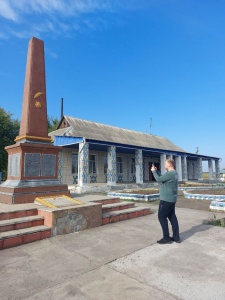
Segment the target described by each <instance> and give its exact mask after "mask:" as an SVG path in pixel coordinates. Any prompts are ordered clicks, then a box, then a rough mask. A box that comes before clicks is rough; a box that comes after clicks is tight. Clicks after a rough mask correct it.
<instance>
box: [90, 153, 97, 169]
mask: <svg viewBox="0 0 225 300" xmlns="http://www.w3.org/2000/svg"><path fill="white" fill-rule="evenodd" d="M95 173H97V171H96V155H89V174H95Z"/></svg>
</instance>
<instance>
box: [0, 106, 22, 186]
mask: <svg viewBox="0 0 225 300" xmlns="http://www.w3.org/2000/svg"><path fill="white" fill-rule="evenodd" d="M19 128H20V123H19V121H18V120H14V119H12V114H10V113H7V112H6V111H5V110H4V109H3V108H0V172H2V173H3V174H2V175H3V176H2V177H3V180H5V179H6V177H7V164H8V153H7V152H6V151H5V147H6V146H10V145H13V144H15V141H14V140H15V138H16V136H18V135H19Z"/></svg>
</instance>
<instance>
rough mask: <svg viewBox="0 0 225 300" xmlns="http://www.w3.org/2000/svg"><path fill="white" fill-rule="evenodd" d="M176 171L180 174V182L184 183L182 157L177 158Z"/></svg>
mask: <svg viewBox="0 0 225 300" xmlns="http://www.w3.org/2000/svg"><path fill="white" fill-rule="evenodd" d="M175 164H176V171H177V174H178V181H182V168H181V157H180V156H176V157H175Z"/></svg>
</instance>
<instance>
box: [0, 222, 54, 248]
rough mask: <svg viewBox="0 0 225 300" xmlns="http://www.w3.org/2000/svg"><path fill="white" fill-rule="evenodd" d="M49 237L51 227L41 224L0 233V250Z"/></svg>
mask: <svg viewBox="0 0 225 300" xmlns="http://www.w3.org/2000/svg"><path fill="white" fill-rule="evenodd" d="M49 237H51V228H50V227H47V226H44V225H41V226H35V227H30V228H23V229H17V230H12V231H6V232H2V233H0V250H2V249H6V248H11V247H16V246H19V245H23V244H27V243H31V242H34V241H38V240H42V239H46V238H49Z"/></svg>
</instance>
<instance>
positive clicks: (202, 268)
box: [0, 203, 225, 300]
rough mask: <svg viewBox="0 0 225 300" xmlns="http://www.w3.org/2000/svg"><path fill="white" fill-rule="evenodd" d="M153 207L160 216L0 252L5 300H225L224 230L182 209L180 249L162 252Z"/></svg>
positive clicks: (0, 296) (1, 295)
mask: <svg viewBox="0 0 225 300" xmlns="http://www.w3.org/2000/svg"><path fill="white" fill-rule="evenodd" d="M145 205H146V203H145ZM149 206H150V207H151V208H153V209H152V210H153V211H155V213H153V214H150V215H147V216H144V217H140V218H137V219H131V220H127V221H123V222H118V223H114V224H109V225H105V226H101V227H97V228H92V229H88V230H84V231H81V232H78V233H72V234H68V235H62V236H56V237H54V238H49V239H46V240H41V241H37V242H34V243H30V244H26V245H22V246H19V247H16V248H11V249H6V250H2V251H0V286H1V289H0V299H1V300H5V299H10V300H14V299H15V300H20V299H21V300H22V299H29V300H32V299H48V300H51V299H54V300H60V299H63V300H64V299H75V300H78V299H79V300H103V299H104V300H105V299H106V300H107V299H110V300H111V299H115V300H124V299H129V300H137V299H140V300H142V299H143V300H145V299H146V300H147V299H148V300H151V299H152V300H155V299H156V300H157V299H169V300H174V299H184V300H189V299H190V300H203V299H204V300H212V299H213V300H217V299H218V300H221V299H224V295H225V285H224V282H225V234H224V233H225V231H224V230H225V228H220V227H214V226H211V225H206V224H204V221H205V220H206V219H209V218H210V216H211V215H212V214H211V213H210V212H207V211H201V210H194V209H188V208H177V216H178V220H179V225H180V232H181V240H182V242H181V244H176V243H173V244H169V245H158V244H157V243H156V241H157V240H158V239H160V238H161V234H162V233H161V228H160V225H159V222H158V218H157V212H156V206H152V205H151V204H149Z"/></svg>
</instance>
